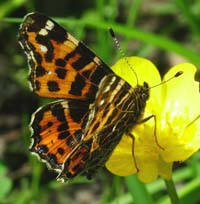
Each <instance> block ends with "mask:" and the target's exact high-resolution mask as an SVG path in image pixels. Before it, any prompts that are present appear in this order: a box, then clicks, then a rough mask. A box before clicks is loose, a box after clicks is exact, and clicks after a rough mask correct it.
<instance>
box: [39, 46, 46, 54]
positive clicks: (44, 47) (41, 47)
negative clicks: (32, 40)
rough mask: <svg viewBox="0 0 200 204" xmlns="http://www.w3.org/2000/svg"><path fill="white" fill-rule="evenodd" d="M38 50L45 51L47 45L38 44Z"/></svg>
mask: <svg viewBox="0 0 200 204" xmlns="http://www.w3.org/2000/svg"><path fill="white" fill-rule="evenodd" d="M40 50H41V51H42V52H45V53H46V52H47V47H46V46H44V45H40Z"/></svg>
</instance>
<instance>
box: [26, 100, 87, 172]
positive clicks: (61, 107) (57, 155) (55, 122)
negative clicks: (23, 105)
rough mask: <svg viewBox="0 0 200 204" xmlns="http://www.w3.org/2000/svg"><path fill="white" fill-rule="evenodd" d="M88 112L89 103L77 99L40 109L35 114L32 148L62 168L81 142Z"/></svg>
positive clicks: (48, 162) (52, 165) (32, 123)
mask: <svg viewBox="0 0 200 204" xmlns="http://www.w3.org/2000/svg"><path fill="white" fill-rule="evenodd" d="M88 114H89V104H87V103H86V102H82V101H76V100H68V101H67V100H64V101H63V100H61V101H57V102H53V103H49V104H47V105H45V106H43V107H41V108H39V109H38V110H37V111H36V112H35V113H34V114H33V116H32V122H31V128H32V130H33V134H32V144H31V146H30V150H31V151H32V152H34V153H36V154H37V155H39V157H40V158H41V159H42V160H45V161H46V162H47V164H48V165H49V166H50V167H51V168H53V169H57V170H61V169H62V166H63V164H64V163H65V160H66V159H67V158H68V157H69V156H70V154H71V153H72V152H73V151H74V150H75V149H76V148H77V147H78V146H79V145H80V143H81V140H82V138H83V136H84V128H85V125H86V122H87V118H88Z"/></svg>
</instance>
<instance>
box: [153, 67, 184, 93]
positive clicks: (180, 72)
mask: <svg viewBox="0 0 200 204" xmlns="http://www.w3.org/2000/svg"><path fill="white" fill-rule="evenodd" d="M182 74H183V71H178V72H176V74H175V75H174V76H172V77H170V78H169V79H167V80H165V81H162V82H161V83H159V84H156V85H155V86H151V87H149V89H152V88H155V87H157V86H160V85H161V84H165V83H167V82H168V81H171V80H172V79H174V78H177V77H179V76H181V75H182Z"/></svg>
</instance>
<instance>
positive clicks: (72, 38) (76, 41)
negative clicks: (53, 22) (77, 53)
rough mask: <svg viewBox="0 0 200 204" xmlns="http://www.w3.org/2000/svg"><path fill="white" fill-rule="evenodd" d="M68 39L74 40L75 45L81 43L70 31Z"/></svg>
mask: <svg viewBox="0 0 200 204" xmlns="http://www.w3.org/2000/svg"><path fill="white" fill-rule="evenodd" d="M68 39H69V41H71V42H73V43H74V44H75V45H78V43H79V41H78V40H77V39H76V38H75V37H73V36H72V35H71V34H69V33H68Z"/></svg>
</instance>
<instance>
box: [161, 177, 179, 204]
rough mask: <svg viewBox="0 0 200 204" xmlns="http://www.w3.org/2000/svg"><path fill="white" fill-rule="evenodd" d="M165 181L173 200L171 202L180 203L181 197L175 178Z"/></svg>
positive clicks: (172, 203)
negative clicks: (179, 196)
mask: <svg viewBox="0 0 200 204" xmlns="http://www.w3.org/2000/svg"><path fill="white" fill-rule="evenodd" d="M164 181H165V185H166V187H167V191H168V194H169V197H170V200H171V204H179V203H180V201H179V198H178V194H177V191H176V188H175V185H174V182H173V180H164Z"/></svg>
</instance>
